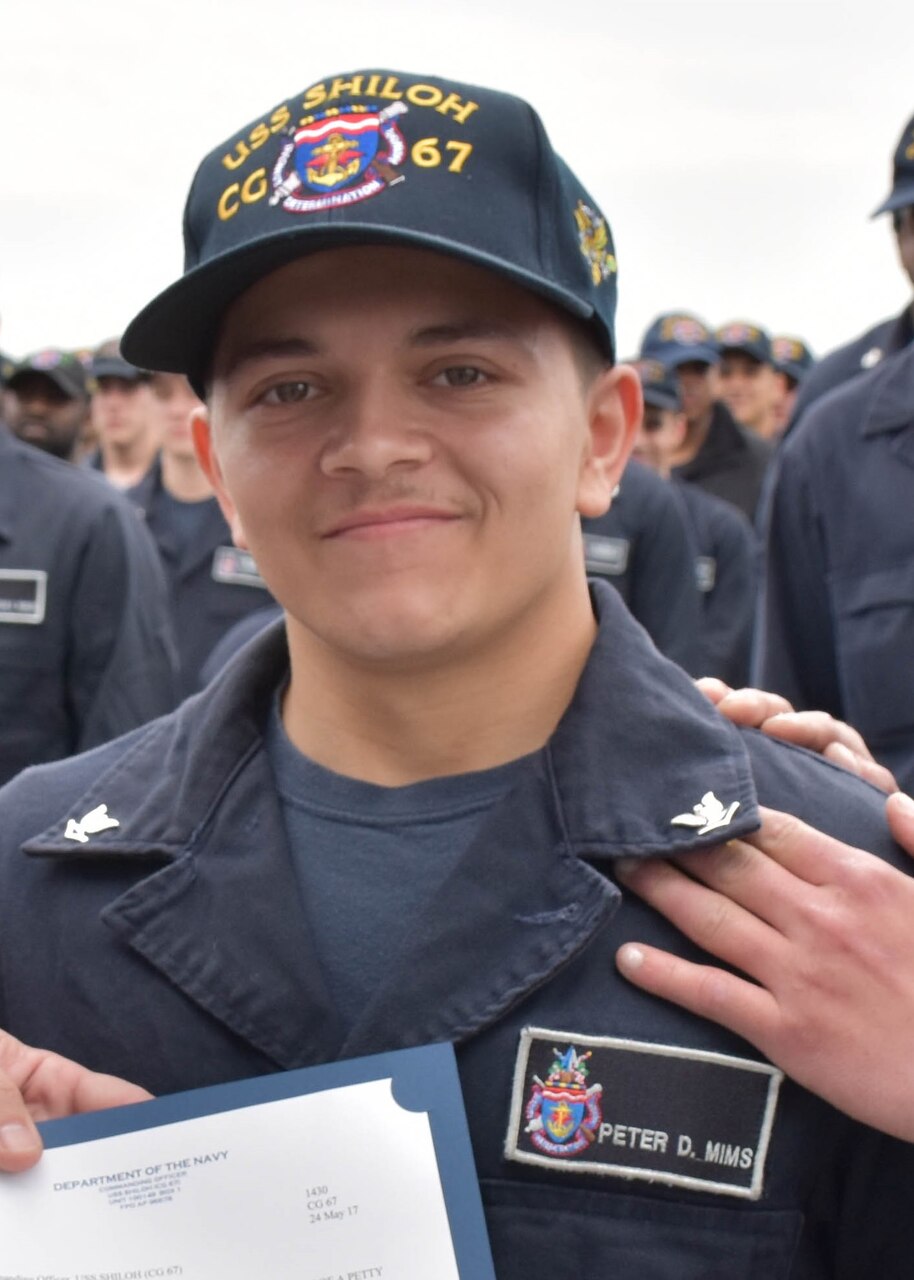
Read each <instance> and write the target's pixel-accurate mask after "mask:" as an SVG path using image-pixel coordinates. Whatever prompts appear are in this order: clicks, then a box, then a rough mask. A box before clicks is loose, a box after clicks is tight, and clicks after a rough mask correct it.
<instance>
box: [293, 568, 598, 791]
mask: <svg viewBox="0 0 914 1280" xmlns="http://www.w3.org/2000/svg"><path fill="white" fill-rule="evenodd" d="M569 605H570V608H569ZM549 612H550V613H551V616H547V617H545V618H544V617H543V616H542V615H541V614H540V615H538V616H537V617H535V618H531V619H530V620H529V621H528V622H527V623H521V624H519V625H518V626H517V627H515V628H514V629H513V631H512V632H511V635H510V636H507V637H505V638H504V639H502V640H498V641H496V642H494V643H492V644H490V645H489V647H488V648H487V650H486V652H485V653H481V654H480V653H468V654H464V655H461V656H458V657H456V658H450V659H446V660H442V661H441V662H440V664H437V665H432V664H426V665H425V666H417V665H411V666H410V667H409V668H408V669H406V668H403V669H400V670H398V671H394V672H391V671H390V670H380V669H377V668H374V669H372V668H370V667H367V666H366V665H364V664H358V663H353V662H349V661H346V660H345V659H344V658H341V657H340V655H338V654H334V653H332V652H330V651H329V650H328V648H327V646H325V645H323V644H322V643H321V642H320V641H316V640H315V637H313V636H312V635H311V634H310V633H309V632H308V631H307V630H306V629H305V628H303V627H302V626H301V625H300V624H298V623H296V621H295V620H294V619H289V620H288V624H287V625H288V630H289V649H290V656H291V661H292V680H291V683H290V685H289V688H288V690H287V693H286V697H285V701H284V704H283V722H284V725H285V728H286V732H287V733H288V735H289V738H290V739H291V741H292V742H293V744H294V745H295V746H296V747H297V748H298V750H299V751H301V752H302V753H303V754H304V755H307V756H309V757H310V758H311V759H312V760H315V761H316V762H317V763H318V764H321V765H323V766H324V767H325V768H328V769H332V770H333V771H334V772H336V773H341V774H344V775H346V776H348V777H353V778H359V779H361V780H362V781H365V782H373V783H376V784H378V785H381V786H405V785H407V784H409V783H412V782H420V781H423V780H425V779H428V778H434V777H445V776H449V775H454V774H460V773H473V772H476V771H478V770H481V769H490V768H494V767H495V766H497V765H500V764H505V763H507V762H509V761H511V760H517V759H519V758H520V757H521V756H524V755H528V754H529V753H530V752H532V751H536V750H537V749H538V748H540V747H541V746H543V744H544V743H545V742H546V741H547V740H548V738H549V737H550V736H551V734H552V732H553V731H554V729H555V727H556V725H557V724H558V722H559V720H560V719H561V717H562V715H563V714H564V712H565V709H566V708H567V706H568V704H569V702H570V701H571V698H572V696H573V694H574V690H575V687H576V686H577V682H578V679H579V678H580V675H581V672H582V670H583V668H584V665H585V663H586V662H587V657H588V654H589V653H590V649H591V646H592V645H593V641H594V637H595V635H596V622H595V620H594V616H593V611H592V607H591V603H590V597H589V595H588V592H587V585H586V581H585V580H584V578H583V575H582V576H581V579H580V586H579V587H578V588H577V589H576V590H575V591H574V592H573V593H572V594H571V598H570V599H566V601H565V602H564V603H562V604H561V605H560V607H559V608H558V609H554V610H551V611H549Z"/></svg>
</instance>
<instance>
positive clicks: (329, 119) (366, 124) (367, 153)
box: [270, 102, 409, 213]
mask: <svg viewBox="0 0 914 1280" xmlns="http://www.w3.org/2000/svg"><path fill="white" fill-rule="evenodd" d="M408 110H409V108H408V107H407V105H406V103H405V102H392V103H391V104H390V105H389V106H387V107H384V108H383V110H379V109H378V108H377V107H369V106H363V105H352V106H347V107H344V108H337V107H330V108H328V110H326V111H322V112H320V114H318V115H315V116H312V117H305V119H304V120H303V121H302V123H301V125H300V126H298V127H290V128H289V129H288V130H287V135H288V136H287V140H286V142H285V143H284V144H283V147H282V149H281V151H280V153H279V158H278V159H277V161H276V164H275V165H274V166H273V173H272V186H273V194H272V195H271V196H270V204H271V205H276V204H278V205H281V206H282V208H283V209H285V210H286V212H287V213H314V212H317V211H319V210H322V209H334V208H339V207H340V206H341V205H349V204H355V203H356V202H357V201H359V200H367V199H368V198H369V197H370V196H376V195H378V193H379V192H381V191H383V190H384V189H385V188H386V187H388V186H393V185H394V184H395V183H397V182H402V181H403V176H404V175H403V174H402V173H398V172H397V169H398V166H400V165H402V163H403V161H404V160H405V158H406V141H405V139H404V137H403V134H402V133H401V132H400V130H399V129H398V127H397V117H398V116H402V115H405V114H406V112H407V111H408Z"/></svg>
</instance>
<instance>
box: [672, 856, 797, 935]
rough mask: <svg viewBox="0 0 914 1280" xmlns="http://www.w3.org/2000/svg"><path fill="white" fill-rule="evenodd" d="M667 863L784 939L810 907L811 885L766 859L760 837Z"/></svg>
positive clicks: (767, 857)
mask: <svg viewBox="0 0 914 1280" xmlns="http://www.w3.org/2000/svg"><path fill="white" fill-rule="evenodd" d="M790 838H791V837H790V836H788V837H787V839H790ZM793 838H796V837H793ZM767 840H768V842H769V843H770V842H771V840H772V837H771V836H770V835H769V836H768V837H767ZM671 861H672V862H673V863H674V865H675V866H677V867H678V868H679V869H680V870H682V871H685V872H686V874H687V875H688V876H689V877H690V878H691V879H693V880H695V881H697V882H698V883H700V884H702V885H704V886H705V887H706V888H707V889H709V890H711V891H713V892H714V893H717V894H720V895H721V896H722V897H723V898H725V899H727V900H729V901H730V902H733V903H734V904H736V905H737V906H739V907H742V908H743V910H744V911H747V912H750V913H751V914H752V915H753V916H755V917H756V918H757V919H758V920H760V921H762V922H763V923H764V924H766V925H769V926H770V927H771V928H773V929H775V930H776V931H777V933H778V934H780V935H782V936H787V935H788V934H790V933H791V932H792V931H794V930H795V927H796V925H797V922H798V919H799V918H800V916H801V913H802V911H803V910H804V909H805V908H806V907H807V906H808V903H807V901H806V900H807V898H808V896H809V893H810V891H811V888H812V886H811V884H810V883H808V882H807V881H805V880H804V879H801V878H800V877H798V876H797V875H796V874H794V872H793V871H792V870H789V869H787V868H786V867H785V866H783V865H782V864H781V863H780V862H779V861H778V860H777V859H776V858H773V857H770V856H769V854H768V851H767V845H766V836H765V835H764V834H763V833H759V834H758V835H756V836H755V838H754V839H752V840H751V841H750V839H749V838H747V839H746V840H729V841H727V843H726V844H721V845H717V846H716V847H715V848H713V849H699V850H695V851H694V852H692V853H683V854H677V855H676V856H675V857H673V858H672V859H671ZM715 951H716V948H715ZM718 954H719V953H718ZM727 958H728V959H729V958H730V957H727Z"/></svg>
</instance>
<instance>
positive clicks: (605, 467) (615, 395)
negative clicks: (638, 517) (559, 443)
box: [577, 364, 644, 517]
mask: <svg viewBox="0 0 914 1280" xmlns="http://www.w3.org/2000/svg"><path fill="white" fill-rule="evenodd" d="M643 409H644V403H643V400H642V396H641V381H640V379H639V377H638V374H637V372H636V371H635V370H634V369H632V368H631V367H630V366H629V365H625V364H620V365H616V366H615V367H614V368H612V369H605V370H604V371H603V372H602V373H600V374H598V375H597V377H596V378H595V379H594V381H593V383H592V384H591V386H590V388H589V390H588V393H587V415H588V425H589V436H590V445H589V450H588V452H587V453H586V454H585V456H584V458H583V461H582V463H581V475H580V479H579V483H578V502H577V509H578V512H579V514H580V515H582V516H590V517H593V516H601V515H603V514H604V513H605V512H606V511H608V510H609V504H610V503H611V501H612V498H613V494H614V493H615V491H616V488H617V486H618V484H619V481H620V480H621V478H622V472H623V471H624V470H625V465H626V463H627V462H628V459H629V455H630V454H631V451H632V447H633V445H634V443H635V437H636V436H637V434H638V427H639V426H640V424H641V414H642V412H643Z"/></svg>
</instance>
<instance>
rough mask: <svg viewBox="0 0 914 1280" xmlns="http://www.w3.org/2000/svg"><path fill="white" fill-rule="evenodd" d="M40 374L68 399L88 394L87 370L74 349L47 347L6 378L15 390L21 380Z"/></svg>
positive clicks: (8, 384) (81, 397)
mask: <svg viewBox="0 0 914 1280" xmlns="http://www.w3.org/2000/svg"><path fill="white" fill-rule="evenodd" d="M36 373H37V374H40V375H41V376H42V377H44V378H47V379H48V381H49V382H53V384H54V386H55V387H57V389H58V390H59V391H62V392H63V394H64V395H65V396H66V397H67V399H68V400H84V399H86V397H87V396H88V394H89V393H88V387H87V385H86V370H85V368H84V367H83V364H82V361H81V360H80V359H79V358H78V357H77V356H76V355H74V353H73V352H72V351H62V350H61V349H60V348H59V347H45V348H44V349H43V350H42V351H35V352H33V353H32V354H31V355H30V356H26V357H25V359H24V360H20V362H19V363H18V364H17V365H15V366H14V367H13V369H12V370H11V371H10V373H9V376H8V377H7V379H6V385H7V386H8V387H9V388H10V390H11V391H15V390H16V387H17V386H18V384H19V382H20V381H21V380H22V379H23V378H25V377H26V376H28V375H30V374H36Z"/></svg>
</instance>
